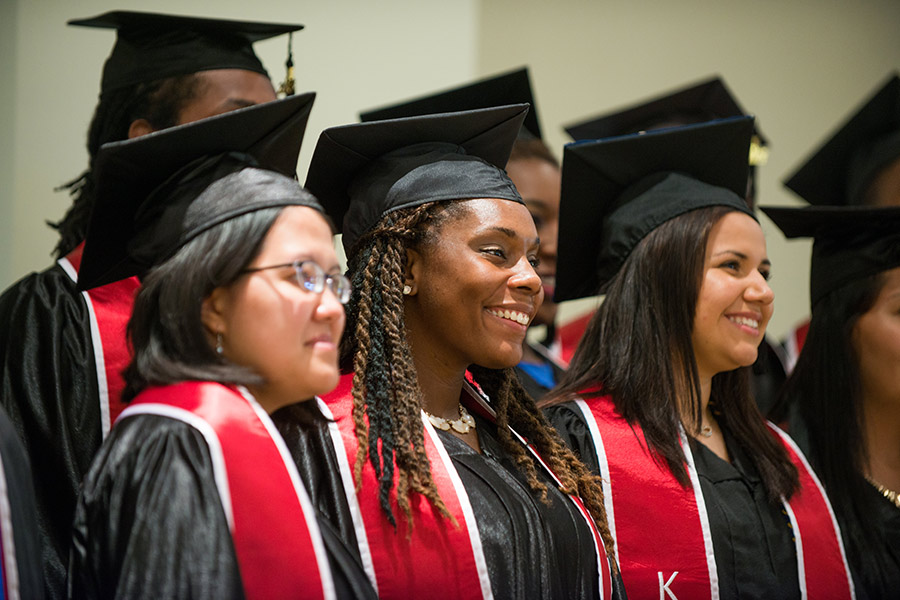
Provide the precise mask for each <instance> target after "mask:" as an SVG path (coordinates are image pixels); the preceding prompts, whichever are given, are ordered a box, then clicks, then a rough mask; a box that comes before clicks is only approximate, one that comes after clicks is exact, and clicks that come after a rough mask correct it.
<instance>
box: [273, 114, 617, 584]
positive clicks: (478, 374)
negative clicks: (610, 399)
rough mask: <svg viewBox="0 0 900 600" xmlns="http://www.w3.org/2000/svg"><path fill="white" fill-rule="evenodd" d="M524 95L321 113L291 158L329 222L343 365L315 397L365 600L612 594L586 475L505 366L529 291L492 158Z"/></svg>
mask: <svg viewBox="0 0 900 600" xmlns="http://www.w3.org/2000/svg"><path fill="white" fill-rule="evenodd" d="M526 108H527V107H526V105H512V106H503V107H498V108H492V109H482V110H473V111H466V112H457V113H446V114H438V115H430V116H422V117H412V118H403V119H394V120H387V121H375V122H371V123H363V124H360V125H348V126H344V127H336V128H332V129H328V130H326V131H325V132H323V134H322V136H321V138H320V140H319V143H318V146H317V147H316V152H315V154H314V156H313V160H312V164H311V166H310V171H309V176H308V179H307V187H308V188H309V189H310V190H311V191H313V192H314V193H316V195H317V196H318V197H319V198H320V199H321V200H322V202H323V204H324V205H325V207H326V210H327V212H328V213H329V215H330V216H331V217H332V219H333V220H334V221H335V222H341V223H343V224H344V228H343V234H344V238H343V243H344V247H345V249H346V250H347V256H348V270H349V275H350V277H351V280H352V282H353V295H352V297H351V301H350V304H349V306H348V308H349V310H348V318H349V321H348V326H347V332H346V334H345V338H344V341H343V346H342V358H343V361H342V362H343V364H342V366H343V367H344V370H345V371H344V372H345V374H344V376H343V377H342V379H341V383H340V385H339V386H338V389H337V390H336V391H335V392H334V393H333V394H330V395H328V396H327V397H326V399H325V400H326V403H327V404H328V407H329V409H330V410H331V412H332V413H333V416H334V419H335V425H334V429H333V439H334V444H335V447H336V448H337V449H338V454H339V456H341V458H342V466H341V470H342V474H343V476H344V481H345V488H346V489H347V490H348V493H349V494H350V496H351V503H354V502H355V504H356V509H355V510H354V511H353V514H354V516H355V520H354V526H355V528H356V531H357V536H356V537H357V540H358V542H359V544H360V555H361V556H363V557H365V558H366V560H367V563H366V564H365V566H366V569H367V571H368V573H369V576H370V578H371V580H372V581H373V583H374V584H375V586H376V588H377V591H378V594H379V597H381V598H409V597H441V598H480V597H492V596H494V597H509V598H525V597H538V598H598V597H601V596H602V597H604V598H611V597H612V598H618V597H622V594H623V592H622V589H621V580H620V579H619V577H618V573H617V568H616V566H615V562H614V561H613V560H612V559H611V558H607V557H608V556H610V557H611V556H612V554H611V538H610V536H609V531H608V529H607V528H606V521H605V515H604V508H603V497H602V493H601V490H600V485H599V481H598V480H597V479H596V478H594V477H592V476H591V475H590V474H589V473H588V471H587V469H586V468H585V467H584V466H583V465H581V464H580V463H579V462H578V461H577V460H576V458H575V457H574V455H573V454H572V453H571V452H570V451H568V450H567V449H566V448H565V446H564V444H563V443H562V440H560V438H559V436H558V435H556V434H555V432H554V431H553V429H552V428H551V427H550V426H549V423H547V421H546V420H545V419H544V418H543V416H542V414H541V413H540V411H539V410H538V409H537V407H536V406H535V404H534V402H533V401H532V400H531V399H530V398H529V397H528V396H527V394H526V393H525V391H524V390H523V389H522V387H521V386H520V385H519V383H518V380H517V378H516V376H515V373H514V370H513V367H514V366H515V365H516V364H517V363H518V362H519V360H520V359H521V358H522V343H523V341H524V339H525V332H526V329H527V327H528V324H529V323H530V322H531V320H532V319H533V318H534V316H535V314H536V312H537V310H538V307H539V306H540V303H541V298H542V294H543V290H542V286H541V281H540V278H539V277H538V275H537V273H536V272H535V266H536V264H537V257H538V255H539V240H538V235H537V231H536V229H535V226H534V222H533V220H532V219H531V216H530V214H529V212H528V209H527V208H526V207H525V205H524V203H523V201H522V198H521V197H520V196H519V193H518V192H517V191H516V188H515V187H514V186H513V184H512V182H511V181H510V180H509V178H508V177H507V175H506V173H505V172H504V171H503V170H502V168H501V167H502V166H503V165H504V164H505V163H506V160H507V157H508V156H509V150H510V147H511V146H512V143H513V140H514V139H515V136H516V133H517V132H518V130H519V127H520V125H521V122H522V119H523V118H524V115H525V111H526ZM276 417H277V418H279V426H280V427H281V429H282V431H285V430H286V431H288V432H290V430H291V429H292V428H293V427H294V425H293V424H292V423H290V422H289V421H284V420H281V419H280V417H281V414H279V415H276ZM286 437H288V438H290V437H291V436H290V435H286ZM526 440H527V441H526ZM354 491H355V493H354ZM605 550H610V553H609V554H607V553H606V551H605Z"/></svg>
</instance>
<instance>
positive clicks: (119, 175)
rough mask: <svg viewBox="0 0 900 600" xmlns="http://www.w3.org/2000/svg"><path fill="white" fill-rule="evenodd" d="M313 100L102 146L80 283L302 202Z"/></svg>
mask: <svg viewBox="0 0 900 600" xmlns="http://www.w3.org/2000/svg"><path fill="white" fill-rule="evenodd" d="M314 99H315V94H312V93H308V94H302V95H298V96H293V97H290V98H285V99H284V100H277V101H274V102H268V103H265V104H259V105H256V106H251V107H248V108H243V109H239V110H236V111H233V112H229V113H225V114H222V115H218V116H215V117H211V118H208V119H203V120H201V121H195V122H193V123H188V124H186V125H180V126H178V127H172V128H170V129H165V130H162V131H159V132H157V133H151V134H149V135H145V136H142V137H138V138H134V139H131V140H125V141H120V142H113V143H110V144H104V145H103V146H102V147H101V148H100V152H99V154H98V155H97V166H96V172H97V201H96V205H95V207H94V210H93V212H92V213H91V221H90V224H89V226H88V234H87V239H86V242H85V248H84V254H83V256H82V261H81V269H80V270H79V274H78V287H79V289H81V290H86V289H90V288H93V287H97V286H100V285H104V284H107V283H111V282H113V281H117V280H119V279H124V278H126V277H130V276H132V275H142V274H143V273H145V272H146V271H147V270H149V269H150V268H151V267H152V266H154V265H157V264H159V263H161V262H162V261H164V260H166V259H167V258H169V257H170V256H171V255H172V254H174V253H175V251H176V250H178V248H180V247H181V246H183V245H184V244H186V243H187V242H189V241H190V240H192V239H193V238H195V237H196V236H198V235H200V234H201V233H203V232H204V231H206V230H208V229H210V228H211V227H214V226H216V225H218V224H220V223H222V222H224V221H227V220H229V219H232V218H234V217H237V216H239V215H242V214H246V213H248V212H253V211H256V210H261V209H264V208H272V207H282V206H294V205H299V206H309V207H311V208H315V209H316V210H319V211H321V210H322V207H321V206H320V205H319V203H318V202H317V201H316V199H315V198H314V197H313V196H312V195H311V194H310V193H309V192H307V191H306V190H304V189H303V188H301V187H300V184H299V183H297V181H296V180H295V179H294V177H295V176H296V170H297V156H298V154H299V153H300V144H301V142H302V141H303V133H304V131H305V130H306V122H307V120H308V119H309V112H310V110H311V108H312V104H313V100H314Z"/></svg>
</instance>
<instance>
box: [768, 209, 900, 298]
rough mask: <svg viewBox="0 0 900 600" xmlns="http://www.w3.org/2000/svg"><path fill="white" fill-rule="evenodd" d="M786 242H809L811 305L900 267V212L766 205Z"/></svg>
mask: <svg viewBox="0 0 900 600" xmlns="http://www.w3.org/2000/svg"><path fill="white" fill-rule="evenodd" d="M760 210H762V211H763V212H764V213H766V215H767V216H768V217H769V218H770V219H772V221H773V222H774V223H775V224H776V225H777V226H778V228H779V229H781V231H782V233H784V235H785V237H787V238H802V237H811V238H814V239H815V242H814V244H813V253H812V264H811V267H812V268H811V273H810V303H811V304H812V305H813V306H815V304H816V303H818V301H819V300H821V299H822V298H824V297H825V296H826V295H827V294H828V293H829V292H831V291H833V290H835V289H837V288H839V287H842V286H844V285H846V284H848V283H850V282H852V281H854V280H858V279H862V278H865V277H868V276H870V275H875V274H877V273H880V272H882V271H886V270H888V269H893V268H895V267H898V266H900V207H878V208H874V207H867V206H805V207H802V208H798V207H784V206H763V207H760Z"/></svg>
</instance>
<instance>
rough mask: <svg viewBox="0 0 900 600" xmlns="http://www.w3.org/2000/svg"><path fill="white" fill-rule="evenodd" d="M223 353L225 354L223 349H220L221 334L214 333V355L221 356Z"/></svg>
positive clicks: (218, 332)
mask: <svg viewBox="0 0 900 600" xmlns="http://www.w3.org/2000/svg"><path fill="white" fill-rule="evenodd" d="M224 352H225V349H224V348H222V332H220V331H217V332H216V354H218V355H219V356H222V354H223V353H224Z"/></svg>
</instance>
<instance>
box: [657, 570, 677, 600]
mask: <svg viewBox="0 0 900 600" xmlns="http://www.w3.org/2000/svg"><path fill="white" fill-rule="evenodd" d="M656 574H657V576H658V577H659V600H665V594H668V595H669V598H671V599H672V600H678V597H677V596H676V595H675V594H673V593H672V590H670V589H669V585H670V584H671V583H672V582H673V581H675V576H676V575H678V571H675V572H674V573H672V576H671V577H669V580H668V581H666V582H665V583H663V574H662V571H657V572H656Z"/></svg>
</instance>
